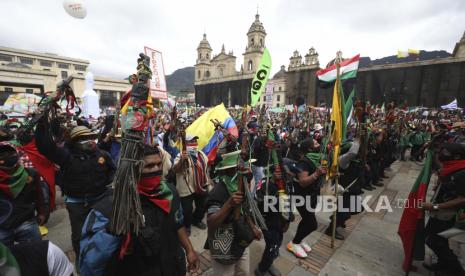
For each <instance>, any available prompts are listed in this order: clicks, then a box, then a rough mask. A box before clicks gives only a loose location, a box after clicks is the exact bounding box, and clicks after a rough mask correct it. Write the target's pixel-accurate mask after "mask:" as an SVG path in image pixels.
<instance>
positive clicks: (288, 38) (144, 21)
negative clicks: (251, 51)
mask: <svg viewBox="0 0 465 276" xmlns="http://www.w3.org/2000/svg"><path fill="white" fill-rule="evenodd" d="M83 1H84V3H85V5H86V7H87V10H88V15H87V17H86V18H85V19H84V20H78V19H74V18H72V17H70V16H69V15H67V14H66V13H65V11H64V10H63V7H62V1H60V0H41V1H37V0H2V1H0V10H2V11H3V12H2V17H0V45H2V46H9V47H16V48H23V49H28V50H33V51H40V52H54V53H57V54H60V55H65V56H71V57H77V58H84V59H88V60H89V61H90V62H91V70H93V71H94V72H95V73H96V74H97V75H110V76H115V77H120V78H122V77H126V76H128V75H129V74H131V73H133V72H134V70H135V63H136V62H135V61H136V59H137V54H138V53H139V52H140V51H142V50H143V46H144V45H147V46H150V47H152V48H155V49H158V50H160V51H162V52H163V55H164V61H165V62H164V63H165V68H166V71H167V73H171V72H172V71H174V70H176V69H178V68H181V67H185V66H191V65H193V64H194V63H195V58H196V48H197V45H198V43H199V41H200V40H201V38H202V33H203V32H204V30H205V31H206V32H207V37H208V39H209V41H210V44H211V46H212V48H213V50H214V53H218V52H219V51H220V49H221V45H222V44H223V43H224V44H225V47H226V50H227V51H229V50H233V51H234V54H235V55H236V56H237V62H238V63H242V53H243V52H244V49H245V45H246V42H247V39H246V33H247V31H248V28H249V27H250V24H251V23H252V22H253V20H254V15H255V12H256V7H257V4H258V5H259V13H260V20H261V21H262V22H263V24H264V27H265V29H266V31H267V33H268V35H267V38H266V45H267V47H268V48H269V50H270V52H271V55H272V58H273V68H274V70H273V71H278V70H279V67H280V65H282V64H285V65H287V64H288V62H289V57H290V56H291V54H292V52H293V51H294V50H295V49H297V50H299V51H300V52H301V54H303V55H304V54H305V52H306V51H308V49H309V48H310V47H311V46H314V47H315V48H316V50H317V51H318V52H319V54H320V62H321V64H326V63H327V62H328V61H329V60H330V59H332V58H333V57H334V55H335V53H336V51H338V50H342V51H343V53H344V56H346V57H348V56H352V55H355V54H357V53H361V55H362V56H370V57H371V58H379V57H383V56H387V55H393V54H395V53H396V51H397V50H398V49H407V48H414V49H425V50H447V51H449V52H450V51H452V49H453V47H454V45H455V43H456V42H457V41H458V40H459V39H460V37H461V35H462V34H463V31H464V30H465V21H464V20H463V19H464V18H465V2H464V1H461V0H448V1H431V0H430V1H426V0H410V1H405V0H398V1H393V0H391V1H389V0H377V1H373V0H359V1H357V0H353V1H342V0H338V1H335V0H325V1H315V0H311V1H309V0H300V1H296V0H287V1H285V0H256V1H246V0H236V1H224V0H223V1H219V0H216V1H214V0H197V1H192V0H190V1H189V0H170V1H161V0H157V1H154V0H132V1H127V0H83ZM5 11H6V12H5ZM239 66H240V65H238V67H239Z"/></svg>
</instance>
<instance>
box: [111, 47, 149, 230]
mask: <svg viewBox="0 0 465 276" xmlns="http://www.w3.org/2000/svg"><path fill="white" fill-rule="evenodd" d="M151 77H152V71H151V70H150V58H149V57H148V56H146V55H144V54H139V58H138V59H137V75H132V76H131V77H130V82H131V83H132V89H131V91H130V92H129V93H128V94H127V95H126V97H124V98H123V100H126V102H125V103H124V106H123V107H122V109H121V114H123V115H125V117H124V121H123V122H122V125H123V126H124V131H123V136H122V145H121V157H120V161H119V164H118V169H117V171H116V175H115V179H114V185H115V194H114V200H113V211H112V219H111V225H110V230H111V231H112V232H113V233H114V234H117V235H125V234H128V233H130V232H131V231H133V232H134V233H136V234H138V232H139V229H140V228H141V227H142V226H143V225H144V217H143V214H142V209H141V205H140V199H139V195H138V193H137V188H136V186H137V183H138V182H139V179H140V176H141V173H142V168H143V158H144V138H145V137H144V136H145V130H146V128H147V122H148V118H150V116H151V114H152V112H153V106H152V98H151V96H150V89H149V80H150V78H151Z"/></svg>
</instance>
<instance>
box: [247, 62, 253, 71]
mask: <svg viewBox="0 0 465 276" xmlns="http://www.w3.org/2000/svg"><path fill="white" fill-rule="evenodd" d="M247 68H248V69H249V71H252V61H251V60H249V63H248V65H247Z"/></svg>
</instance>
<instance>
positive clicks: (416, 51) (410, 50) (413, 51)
mask: <svg viewBox="0 0 465 276" xmlns="http://www.w3.org/2000/svg"><path fill="white" fill-rule="evenodd" d="M408 53H409V55H419V54H420V50H415V49H408Z"/></svg>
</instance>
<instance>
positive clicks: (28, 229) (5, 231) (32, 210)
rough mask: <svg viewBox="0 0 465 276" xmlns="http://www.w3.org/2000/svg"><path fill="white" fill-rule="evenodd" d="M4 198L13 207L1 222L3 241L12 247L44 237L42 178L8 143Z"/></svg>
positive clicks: (0, 157) (0, 191)
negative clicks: (41, 230)
mask: <svg viewBox="0 0 465 276" xmlns="http://www.w3.org/2000/svg"><path fill="white" fill-rule="evenodd" d="M0 200H1V202H2V205H5V206H8V207H10V208H9V211H8V212H6V211H5V213H4V214H8V216H6V218H5V219H4V220H3V222H2V223H1V224H0V242H2V243H3V244H5V245H6V246H9V247H11V246H13V245H14V243H15V242H19V243H22V242H28V241H34V240H41V239H42V237H41V235H40V232H39V225H43V224H44V223H45V204H44V200H43V193H42V190H41V186H40V177H39V175H38V174H37V173H36V172H35V171H34V170H32V169H25V168H24V166H23V165H22V164H21V163H20V162H19V153H18V151H17V150H16V148H15V147H14V146H13V145H11V144H8V143H5V142H2V143H0ZM36 212H37V216H36ZM2 215H3V214H2Z"/></svg>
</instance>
